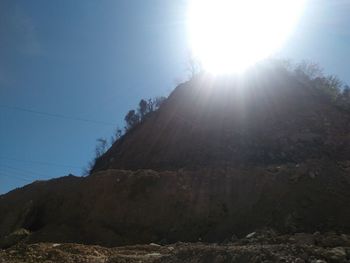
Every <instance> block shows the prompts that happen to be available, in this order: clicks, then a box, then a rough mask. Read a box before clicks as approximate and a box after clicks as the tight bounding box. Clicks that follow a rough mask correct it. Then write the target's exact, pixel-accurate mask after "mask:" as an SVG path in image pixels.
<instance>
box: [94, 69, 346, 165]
mask: <svg viewBox="0 0 350 263" xmlns="http://www.w3.org/2000/svg"><path fill="white" fill-rule="evenodd" d="M316 85H317V82H316V81H309V80H305V81H303V79H302V78H300V77H297V76H295V75H291V74H290V73H289V72H287V71H285V70H283V69H279V71H277V72H276V69H275V70H271V69H265V70H263V71H262V70H261V69H260V70H259V71H258V70H257V72H251V73H250V75H248V76H246V77H245V78H223V79H215V78H211V77H208V76H200V77H197V78H194V79H192V80H191V81H189V82H186V83H184V84H181V85H180V86H178V87H177V88H176V89H175V90H174V92H173V93H172V94H171V95H170V96H169V98H168V100H167V101H166V102H165V103H164V105H162V107H161V109H160V110H158V111H157V112H155V113H153V114H150V115H151V116H149V118H147V119H146V120H145V121H143V122H142V123H140V124H139V125H138V126H137V127H135V128H134V129H133V130H131V131H130V132H129V133H127V134H126V135H125V136H124V137H123V138H122V139H121V140H119V141H118V142H117V143H115V144H114V145H113V146H112V147H111V149H110V150H109V151H108V152H107V153H106V154H105V155H104V156H102V157H101V158H100V159H98V160H97V162H96V165H95V167H94V169H93V171H100V170H107V169H132V170H135V169H155V170H176V169H181V168H189V169H197V168H203V167H209V168H213V167H237V166H242V165H248V166H249V165H256V164H259V165H269V164H282V163H294V164H297V163H299V162H301V161H304V160H306V159H309V158H323V157H327V158H330V159H333V160H339V161H340V160H347V159H348V157H349V156H350V114H349V113H348V112H344V111H342V110H339V108H337V107H336V106H335V105H334V104H332V103H330V102H329V101H328V98H327V97H325V96H324V94H323V93H322V92H320V91H319V90H317V88H315V86H316Z"/></svg>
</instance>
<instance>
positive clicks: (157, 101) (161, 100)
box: [154, 97, 166, 110]
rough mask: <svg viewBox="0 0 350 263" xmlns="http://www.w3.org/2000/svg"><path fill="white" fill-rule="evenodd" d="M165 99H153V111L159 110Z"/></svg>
mask: <svg viewBox="0 0 350 263" xmlns="http://www.w3.org/2000/svg"><path fill="white" fill-rule="evenodd" d="M165 100H166V98H165V97H156V98H155V99H154V106H155V109H156V110H157V109H159V108H160V106H161V105H162V104H163V103H164V102H165Z"/></svg>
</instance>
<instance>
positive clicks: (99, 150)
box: [95, 138, 108, 159]
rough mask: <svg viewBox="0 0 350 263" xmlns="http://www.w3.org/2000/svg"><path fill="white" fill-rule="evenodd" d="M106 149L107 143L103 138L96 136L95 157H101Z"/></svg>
mask: <svg viewBox="0 0 350 263" xmlns="http://www.w3.org/2000/svg"><path fill="white" fill-rule="evenodd" d="M107 149H108V143H107V140H106V139H105V138H98V139H97V145H96V147H95V159H97V158H99V157H101V156H102V155H103V154H104V153H105V152H106V151H107Z"/></svg>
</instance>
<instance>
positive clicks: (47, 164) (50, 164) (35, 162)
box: [0, 156, 81, 169]
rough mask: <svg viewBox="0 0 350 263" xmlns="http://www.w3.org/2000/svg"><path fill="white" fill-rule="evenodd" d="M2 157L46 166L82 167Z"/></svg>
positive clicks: (1, 157)
mask: <svg viewBox="0 0 350 263" xmlns="http://www.w3.org/2000/svg"><path fill="white" fill-rule="evenodd" d="M0 159H4V160H10V161H15V162H25V163H33V164H39V165H46V166H57V167H66V168H79V169H81V167H80V166H75V165H68V164H60V163H51V162H43V161H33V160H23V159H17V158H9V157H5V156H0Z"/></svg>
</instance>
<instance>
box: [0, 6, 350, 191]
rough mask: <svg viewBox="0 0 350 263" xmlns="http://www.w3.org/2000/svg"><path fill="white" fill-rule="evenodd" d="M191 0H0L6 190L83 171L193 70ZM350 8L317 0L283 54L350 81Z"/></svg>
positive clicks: (1, 168)
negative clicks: (140, 111) (128, 117)
mask: <svg viewBox="0 0 350 263" xmlns="http://www.w3.org/2000/svg"><path fill="white" fill-rule="evenodd" d="M186 4H187V1H186V0H176V1H175V0H148V1H141V0H100V1H97V0H95V1H92V0H84V1H71V0H60V1H46V0H33V1H25V0H24V1H20V0H2V1H1V2H0V123H1V124H0V125H1V126H0V193H5V192H7V191H9V190H11V189H13V188H15V187H19V186H22V185H24V184H27V183H29V182H31V181H33V180H39V179H48V178H52V177H58V176H63V175H66V174H68V173H73V174H75V175H80V174H81V171H82V169H83V168H84V167H85V166H86V164H87V163H88V161H89V160H91V159H92V157H93V152H94V147H95V144H96V139H97V138H99V137H108V138H109V137H110V136H111V135H112V133H113V130H114V129H115V128H116V127H117V126H119V127H123V117H124V115H125V113H126V112H127V111H128V110H129V109H131V108H134V107H136V105H137V103H138V101H139V100H140V99H141V98H149V97H154V96H161V95H168V94H169V92H170V91H171V90H172V89H173V88H174V87H175V85H176V83H178V82H179V81H181V80H184V79H185V78H186V74H187V73H186V59H187V55H188V50H189V47H188V42H187V38H186V23H185V16H186ZM349 14H350V2H349V1H348V0H336V1H330V0H309V3H308V5H307V8H306V11H305V13H304V16H303V18H302V20H301V21H300V23H299V26H298V28H297V29H296V30H295V32H294V33H293V35H292V36H291V37H290V39H289V40H288V42H287V43H286V45H285V46H284V47H283V49H282V50H281V51H280V54H279V55H280V56H281V57H285V58H290V59H292V60H294V61H300V60H303V59H306V60H311V61H315V62H318V63H320V64H321V66H322V67H323V68H324V69H325V71H326V72H327V73H329V74H336V75H338V76H339V77H340V78H341V79H342V80H343V81H345V82H347V83H350V69H349V67H348V64H349V61H348V60H349V59H350V16H349ZM21 109H25V110H31V111H38V112H44V113H52V114H59V115H63V116H66V117H67V118H56V117H54V116H49V115H43V114H37V113H34V112H29V111H23V110H21ZM79 118H82V119H88V120H96V121H99V122H101V123H95V122H89V121H87V122H86V121H80V120H78V119H79ZM104 122H106V123H104Z"/></svg>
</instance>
